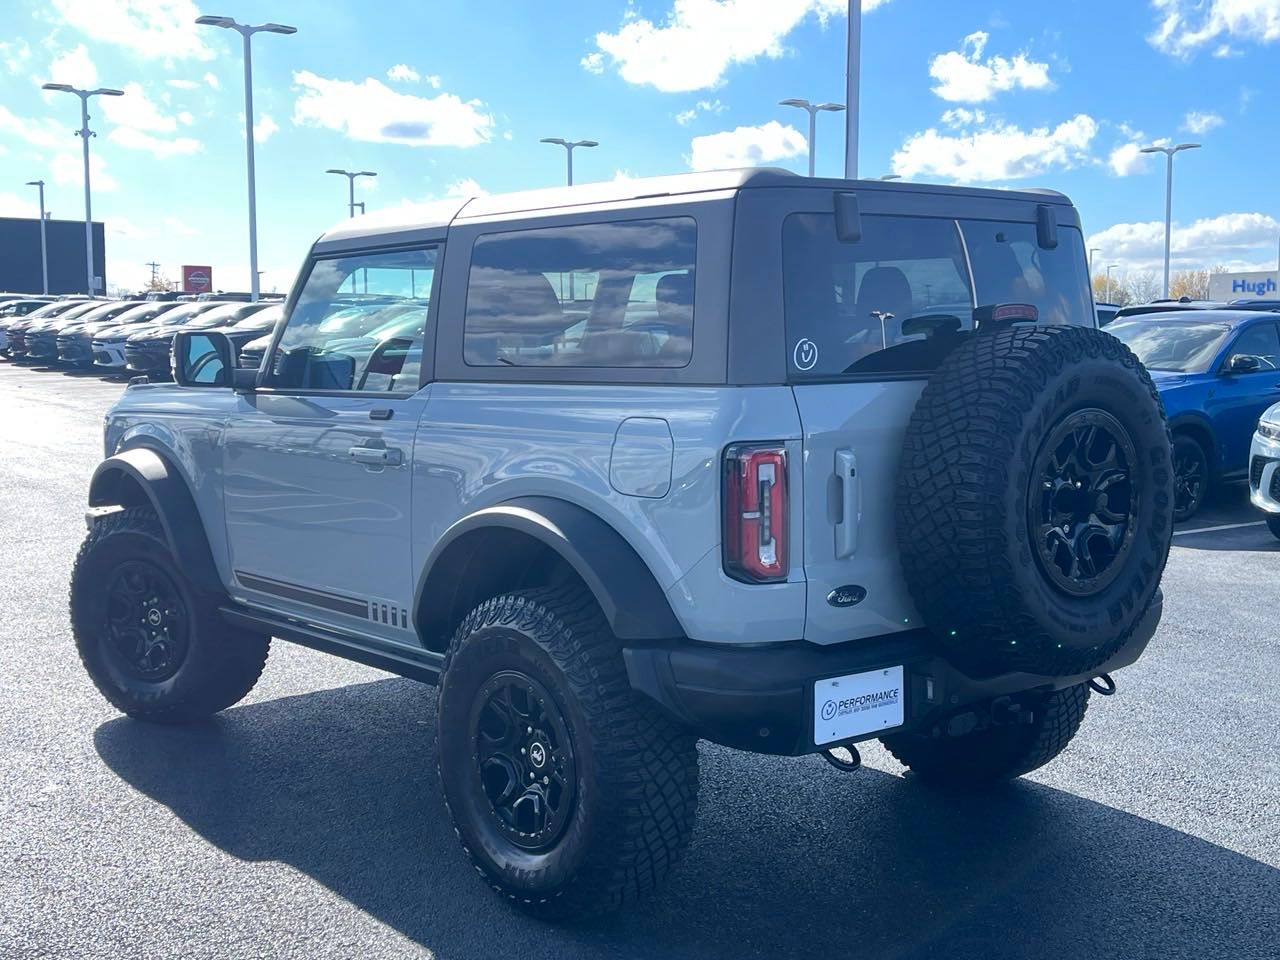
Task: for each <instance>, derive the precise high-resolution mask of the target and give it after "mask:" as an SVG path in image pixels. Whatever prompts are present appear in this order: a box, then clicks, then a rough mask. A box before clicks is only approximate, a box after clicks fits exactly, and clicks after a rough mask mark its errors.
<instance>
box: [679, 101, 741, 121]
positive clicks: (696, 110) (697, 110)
mask: <svg viewBox="0 0 1280 960" xmlns="http://www.w3.org/2000/svg"><path fill="white" fill-rule="evenodd" d="M727 109H728V108H727V107H726V106H725V105H724V104H723V103H721V102H720V101H719V100H699V101H698V102H697V103H695V104H694V105H693V106H692V107H690V108H689V109H688V110H681V111H680V112H679V113H677V114H676V123H678V124H680V126H682V127H684V126H688V125H689V124H690V123H692V122H693V121H694V120H696V119H698V117H700V116H703V115H705V114H708V113H713V114H714V113H724V112H725V110H727Z"/></svg>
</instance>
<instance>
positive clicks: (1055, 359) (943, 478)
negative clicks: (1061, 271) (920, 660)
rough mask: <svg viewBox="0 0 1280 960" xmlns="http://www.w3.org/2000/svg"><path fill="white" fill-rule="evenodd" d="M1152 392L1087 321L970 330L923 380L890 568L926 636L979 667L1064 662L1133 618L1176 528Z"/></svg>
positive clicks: (1104, 649) (1153, 587)
mask: <svg viewBox="0 0 1280 960" xmlns="http://www.w3.org/2000/svg"><path fill="white" fill-rule="evenodd" d="M1173 501H1174V482H1173V465H1172V458H1171V444H1170V440H1169V431H1168V426H1167V424H1166V422H1165V417H1164V409H1163V407H1162V405H1161V403H1160V397H1159V395H1158V394H1157V393H1156V390H1155V387H1154V386H1153V385H1152V382H1151V378H1150V377H1149V376H1148V374H1147V372H1146V370H1145V369H1144V368H1143V367H1142V365H1141V364H1140V363H1139V362H1138V359H1137V357H1135V356H1134V355H1133V354H1132V353H1131V352H1130V351H1129V349H1128V348H1127V347H1126V346H1125V345H1124V344H1122V343H1121V342H1120V341H1119V340H1116V339H1115V338H1114V337H1112V336H1110V335H1108V334H1106V333H1103V332H1102V331H1099V330H1095V329H1092V328H1086V327H1069V326H1026V327H1022V326H1015V327H1010V328H1005V329H1001V330H997V331H994V332H980V333H978V334H976V335H974V336H972V337H970V338H969V339H967V340H966V341H965V342H964V343H963V344H961V346H959V347H958V348H957V349H956V350H955V351H954V352H953V353H952V354H951V356H950V357H948V359H947V360H946V362H945V363H944V364H943V365H942V367H940V368H939V370H938V371H937V372H936V373H935V374H934V376H933V377H932V378H931V379H930V381H929V383H928V384H927V385H926V387H925V389H924V392H923V394H922V395H921V397H920V400H919V402H918V403H917V405H916V409H915V412H914V413H913V415H912V418H911V423H910V425H909V427H908V429H907V435H906V441H905V445H904V450H903V457H902V462H901V466H900V468H899V481H898V498H897V533H898V543H899V548H900V553H901V557H902V563H903V572H904V574H905V577H906V581H907V586H908V588H909V589H910V591H911V596H912V599H913V600H914V601H915V603H916V607H917V608H918V609H919V611H920V613H921V614H922V615H923V616H924V620H925V623H927V624H928V625H929V627H930V628H931V630H932V631H933V634H934V637H935V638H936V641H937V643H938V645H939V646H940V647H941V648H943V649H944V650H945V651H946V652H947V653H948V655H949V657H950V658H951V659H952V661H953V662H954V663H956V664H957V665H958V666H960V667H961V669H963V670H965V671H966V672H968V673H970V674H971V675H976V676H987V675H992V674H995V673H1001V672H1006V671H1015V670H1016V671H1024V672H1027V673H1032V674H1037V675H1040V676H1051V677H1068V676H1077V675H1079V674H1083V673H1086V672H1087V671H1089V670H1091V669H1093V668H1094V667H1097V666H1098V665H1100V664H1102V663H1104V662H1106V661H1107V660H1108V659H1110V658H1111V657H1112V656H1113V655H1114V654H1115V653H1116V652H1117V651H1119V650H1120V649H1121V648H1122V647H1123V646H1124V645H1125V643H1126V642H1127V641H1128V640H1129V639H1130V637H1131V636H1132V635H1133V632H1134V630H1135V629H1136V628H1137V626H1138V624H1139V623H1141V622H1142V618H1143V617H1144V616H1145V614H1146V613H1147V611H1148V609H1149V608H1150V606H1151V603H1152V600H1153V599H1154V597H1155V594H1156V591H1157V590H1158V589H1159V585H1160V576H1161V573H1162V572H1163V570H1164V566H1165V561H1166V560H1167V559H1168V554H1169V545H1170V542H1171V537H1172V533H1173Z"/></svg>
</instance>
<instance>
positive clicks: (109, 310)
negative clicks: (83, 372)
mask: <svg viewBox="0 0 1280 960" xmlns="http://www.w3.org/2000/svg"><path fill="white" fill-rule="evenodd" d="M137 305H138V304H137V303H136V302H134V301H132V300H116V301H111V302H109V303H102V304H98V305H97V306H96V307H94V309H92V310H87V311H85V312H84V313H81V314H79V315H76V316H72V315H71V314H70V313H68V314H67V315H66V317H65V320H66V322H62V319H61V318H60V319H59V320H58V321H56V322H47V323H44V324H42V325H41V326H40V327H38V328H37V327H32V328H31V329H29V330H28V331H27V338H26V339H27V357H28V358H29V359H31V360H44V361H56V360H58V359H60V357H61V354H60V352H59V347H60V342H61V339H62V335H63V333H64V331H65V332H67V333H68V334H70V333H74V332H75V331H77V330H78V329H79V328H80V327H82V326H84V325H88V324H95V323H98V322H101V321H104V320H111V319H112V318H114V317H118V316H120V314H122V313H124V312H125V311H127V310H131V309H132V308H134V307H136V306H137Z"/></svg>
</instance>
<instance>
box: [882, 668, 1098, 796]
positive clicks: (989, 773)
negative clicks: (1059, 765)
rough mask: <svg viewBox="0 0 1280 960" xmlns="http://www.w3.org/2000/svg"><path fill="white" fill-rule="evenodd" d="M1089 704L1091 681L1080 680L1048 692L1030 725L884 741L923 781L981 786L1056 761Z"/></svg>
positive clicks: (966, 786) (1082, 718)
mask: <svg viewBox="0 0 1280 960" xmlns="http://www.w3.org/2000/svg"><path fill="white" fill-rule="evenodd" d="M1088 708H1089V686H1088V684H1084V683H1079V684H1076V685H1075V686H1071V687H1066V688H1065V689H1062V690H1057V691H1054V692H1053V693H1051V694H1047V695H1046V696H1045V697H1044V699H1043V701H1042V702H1041V703H1039V704H1037V705H1036V708H1035V718H1034V720H1033V721H1032V723H1030V724H1028V725H1027V726H1026V727H1017V726H1015V727H996V728H992V729H989V730H981V731H978V732H976V733H971V734H968V735H966V736H962V737H929V736H926V735H922V734H901V735H899V736H896V737H894V736H890V737H885V738H884V739H883V740H882V741H881V742H882V743H883V744H884V746H885V749H886V750H888V751H889V753H890V754H892V755H893V757H894V759H896V760H897V761H898V762H899V763H901V764H902V765H903V766H904V767H907V768H909V769H910V770H911V771H912V773H913V774H915V775H916V776H918V777H920V779H921V780H924V781H926V782H928V783H933V784H936V785H938V786H946V787H958V788H969V789H972V788H981V787H984V786H990V785H992V784H996V783H1001V782H1003V781H1005V780H1011V779H1013V778H1014V777H1020V776H1022V775H1023V774H1024V773H1030V772H1031V771H1032V770H1036V769H1038V768H1039V767H1043V766H1044V765H1045V764H1046V763H1048V762H1049V761H1050V760H1053V759H1054V758H1055V757H1057V756H1058V754H1060V753H1062V751H1063V750H1065V749H1066V748H1067V745H1068V744H1069V743H1070V742H1071V740H1072V738H1074V737H1075V735H1076V733H1077V731H1079V729H1080V724H1081V723H1082V722H1083V721H1084V715H1085V711H1086V710H1087V709H1088ZM993 735H994V736H993Z"/></svg>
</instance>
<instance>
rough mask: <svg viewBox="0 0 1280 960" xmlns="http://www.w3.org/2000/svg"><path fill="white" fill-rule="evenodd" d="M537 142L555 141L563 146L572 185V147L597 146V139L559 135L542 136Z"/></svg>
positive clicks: (570, 184)
mask: <svg viewBox="0 0 1280 960" xmlns="http://www.w3.org/2000/svg"><path fill="white" fill-rule="evenodd" d="M538 142H539V143H557V144H559V145H560V146H562V147H564V149H565V153H566V154H568V158H569V186H571V187H572V186H573V148H574V147H598V146H600V143H599V141H597V140H564V139H561V138H560V137H543V138H542V139H541V140H540V141H538Z"/></svg>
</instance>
